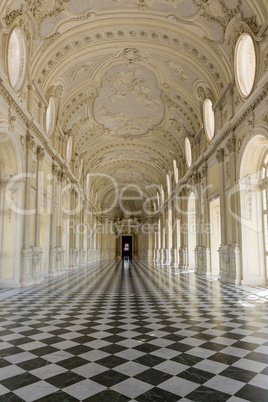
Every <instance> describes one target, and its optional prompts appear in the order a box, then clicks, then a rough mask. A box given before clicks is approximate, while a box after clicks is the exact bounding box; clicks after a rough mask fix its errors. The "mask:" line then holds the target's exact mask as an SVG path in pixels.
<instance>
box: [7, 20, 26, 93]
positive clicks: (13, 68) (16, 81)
mask: <svg viewBox="0 0 268 402" xmlns="http://www.w3.org/2000/svg"><path fill="white" fill-rule="evenodd" d="M7 64H8V66H7V67H8V76H9V80H10V83H11V85H12V87H13V88H14V89H15V91H19V90H20V89H21V88H22V85H23V83H24V79H25V73H26V45H25V39H24V35H23V33H22V31H21V29H20V28H17V27H16V28H14V29H13V31H12V32H11V35H10V37H9V42H8V53H7Z"/></svg>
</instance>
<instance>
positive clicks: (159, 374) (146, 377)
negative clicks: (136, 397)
mask: <svg viewBox="0 0 268 402" xmlns="http://www.w3.org/2000/svg"><path fill="white" fill-rule="evenodd" d="M171 377H172V375H170V374H168V373H164V372H163V371H159V370H155V369H153V368H150V369H149V370H146V371H143V372H141V373H140V374H137V375H136V376H135V378H137V379H138V380H141V381H144V382H147V383H148V384H151V385H155V386H156V385H159V384H161V383H162V382H164V381H166V380H168V379H169V378H171Z"/></svg>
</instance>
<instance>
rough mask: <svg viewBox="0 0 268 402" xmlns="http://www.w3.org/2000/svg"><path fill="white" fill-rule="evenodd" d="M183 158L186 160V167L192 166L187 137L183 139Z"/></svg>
mask: <svg viewBox="0 0 268 402" xmlns="http://www.w3.org/2000/svg"><path fill="white" fill-rule="evenodd" d="M184 144H185V158H186V163H187V166H188V167H190V166H191V164H192V149H191V143H190V140H189V138H188V137H185V143H184Z"/></svg>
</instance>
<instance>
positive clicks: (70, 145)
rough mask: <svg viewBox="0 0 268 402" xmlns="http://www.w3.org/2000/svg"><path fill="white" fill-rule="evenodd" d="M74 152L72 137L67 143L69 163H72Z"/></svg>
mask: <svg viewBox="0 0 268 402" xmlns="http://www.w3.org/2000/svg"><path fill="white" fill-rule="evenodd" d="M72 151H73V137H70V138H69V140H68V143H67V149H66V160H67V163H70V162H71V158H72Z"/></svg>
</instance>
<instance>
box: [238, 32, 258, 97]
mask: <svg viewBox="0 0 268 402" xmlns="http://www.w3.org/2000/svg"><path fill="white" fill-rule="evenodd" d="M255 73H256V52H255V47H254V42H253V39H252V37H251V36H250V35H249V34H246V33H245V34H242V35H241V36H240V37H239V39H238V41H237V44H236V47H235V80H236V85H237V87H238V90H239V92H240V94H241V95H242V96H243V97H247V96H249V94H250V92H251V90H252V87H253V84H254V80H255Z"/></svg>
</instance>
